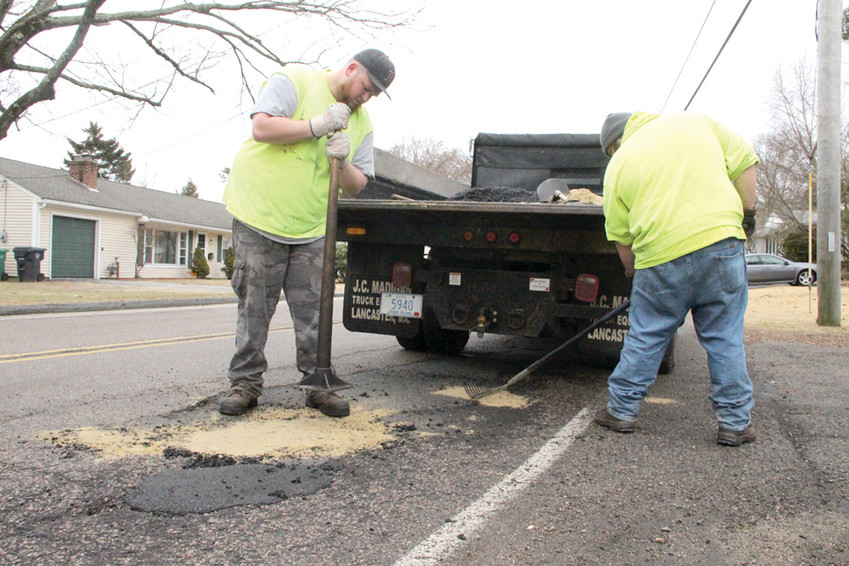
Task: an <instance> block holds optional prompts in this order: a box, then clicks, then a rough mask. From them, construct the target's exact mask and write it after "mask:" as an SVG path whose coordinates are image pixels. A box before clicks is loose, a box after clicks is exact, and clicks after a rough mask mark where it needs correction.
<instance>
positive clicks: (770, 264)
mask: <svg viewBox="0 0 849 566" xmlns="http://www.w3.org/2000/svg"><path fill="white" fill-rule="evenodd" d="M746 269H747V271H748V277H749V285H770V284H772V283H790V284H791V285H804V286H806V287H807V286H809V285H813V284H814V283H815V282H816V280H817V264H815V263H813V264H811V265H810V271H809V270H808V264H807V263H800V262H797V261H790V260H789V259H785V258H783V257H781V256H777V255H773V254H746Z"/></svg>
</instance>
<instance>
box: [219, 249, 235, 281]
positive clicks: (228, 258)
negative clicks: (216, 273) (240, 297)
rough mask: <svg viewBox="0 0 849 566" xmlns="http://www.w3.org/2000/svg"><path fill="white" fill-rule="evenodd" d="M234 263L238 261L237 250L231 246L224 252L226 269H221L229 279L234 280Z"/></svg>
mask: <svg viewBox="0 0 849 566" xmlns="http://www.w3.org/2000/svg"><path fill="white" fill-rule="evenodd" d="M234 261H236V250H234V249H233V246H230V247H229V248H227V249H226V250H224V267H222V268H221V271H223V272H224V275H225V276H226V277H227V279H233V269H234V268H233V262H234Z"/></svg>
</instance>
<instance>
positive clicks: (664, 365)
mask: <svg viewBox="0 0 849 566" xmlns="http://www.w3.org/2000/svg"><path fill="white" fill-rule="evenodd" d="M673 369H675V336H673V337H672V340H670V341H669V346H667V347H666V353H665V354H664V355H663V360H661V362H660V367H659V368H658V369H657V373H658V374H659V375H668V374H670V373H672V370H673Z"/></svg>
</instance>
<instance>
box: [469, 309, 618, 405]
mask: <svg viewBox="0 0 849 566" xmlns="http://www.w3.org/2000/svg"><path fill="white" fill-rule="evenodd" d="M629 306H631V299H628V300H627V301H625V302H623V303H622V304H621V305H619V306H618V307H616V308H614V309H611V310H609V311H608V312H607V313H605V315H604V316H602V317H601V318H600V319H598V320H597V321H595V322H594V323H592V324H590V325H589V326H587V327H586V328H584V329H583V330H581V331H580V332H578V333H577V334H575V335H574V336H572V337H571V338H569V339H568V340H566V341H565V342H564V343H562V344H561V345H559V346H558V347H557V348H555V349H554V350H552V351H550V352H549V353H547V354H546V355H544V356H543V357H541V358H540V359H538V360H537V361H535V362H534V363H532V364H531V365H529V366H528V367H526V368H525V369H523V370H522V371H520V372H519V373H517V374H516V375H514V376H513V377H511V378H510V381H508V382H507V383H505V384H504V385H499V386H497V387H484V386H482V385H467V386H466V387H465V389H466V395H468V396H469V399H472V400H477V399H480V398H482V397H486V396H488V395H492V394H493V393H498V392H499V391H504V390H505V389H507V388H508V387H510V386H511V385H515V384H516V383H519V382H520V381H522V380H524V379H526V378H527V377H528V376H529V375H531V374H532V373H533V372H534V371H535V370H536V369H538V368H539V367H540V366H541V365H543V364H544V363H546V362H547V361H549V360H550V359H551V358H553V357H554V356H556V355H557V354H559V353H560V352H561V351H562V350H563V349H564V348H566V347H568V346H570V345H571V344H572V343H574V342H575V341H576V340H578V339H579V338H583V337H584V336H586V335H587V334H589V333H590V332H592V331H593V330H595V329H596V328H598V327H599V326H601V325H602V324H604V323H606V322H607V321H609V320H610V319H612V318H613V317H614V316H616V315H618V314H619V313H621V312H622V311H624V310H625V309H627V308H628V307H629Z"/></svg>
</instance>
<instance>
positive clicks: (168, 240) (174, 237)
mask: <svg viewBox="0 0 849 566" xmlns="http://www.w3.org/2000/svg"><path fill="white" fill-rule="evenodd" d="M187 241H188V240H187V238H186V233H185V232H169V231H167V230H155V229H153V228H147V229H145V231H144V261H145V263H152V264H160V265H186V242H187Z"/></svg>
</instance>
